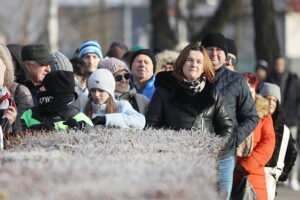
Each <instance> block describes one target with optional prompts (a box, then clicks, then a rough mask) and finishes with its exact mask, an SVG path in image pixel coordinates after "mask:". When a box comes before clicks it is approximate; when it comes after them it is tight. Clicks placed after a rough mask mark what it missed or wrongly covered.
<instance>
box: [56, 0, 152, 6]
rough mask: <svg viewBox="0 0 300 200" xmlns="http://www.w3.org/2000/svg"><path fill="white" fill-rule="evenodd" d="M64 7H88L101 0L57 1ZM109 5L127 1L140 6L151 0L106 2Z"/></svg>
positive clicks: (106, 0) (112, 0)
mask: <svg viewBox="0 0 300 200" xmlns="http://www.w3.org/2000/svg"><path fill="white" fill-rule="evenodd" d="M57 1H58V3H59V4H62V5H88V4H92V3H97V2H100V1H101V0H57ZM104 1H105V2H106V4H108V5H119V4H122V3H123V2H125V1H129V2H130V3H131V4H139V3H141V2H148V1H149V0H104Z"/></svg>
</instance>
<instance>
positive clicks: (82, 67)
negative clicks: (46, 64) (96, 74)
mask: <svg viewBox="0 0 300 200" xmlns="http://www.w3.org/2000/svg"><path fill="white" fill-rule="evenodd" d="M70 62H71V63H72V66H73V73H74V74H76V75H79V76H86V75H87V71H86V69H87V64H86V62H84V61H83V59H82V58H78V57H74V58H72V59H71V60H70Z"/></svg>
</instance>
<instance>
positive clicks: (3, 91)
mask: <svg viewBox="0 0 300 200" xmlns="http://www.w3.org/2000/svg"><path fill="white" fill-rule="evenodd" d="M9 106H13V107H16V104H15V102H14V101H13V100H12V99H11V98H10V92H9V90H8V89H7V88H6V87H2V88H0V110H6V109H7V108H8V107H9Z"/></svg>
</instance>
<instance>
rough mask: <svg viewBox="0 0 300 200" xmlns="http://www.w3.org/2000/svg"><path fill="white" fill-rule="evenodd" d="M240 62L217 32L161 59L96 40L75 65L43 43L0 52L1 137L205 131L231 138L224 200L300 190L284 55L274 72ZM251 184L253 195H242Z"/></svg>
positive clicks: (295, 82) (293, 81) (295, 97)
mask: <svg viewBox="0 0 300 200" xmlns="http://www.w3.org/2000/svg"><path fill="white" fill-rule="evenodd" d="M237 65H238V51H237V48H236V46H235V44H234V41H233V40H232V39H229V38H225V37H224V35H223V34H221V33H215V32H212V33H208V34H206V35H205V36H204V37H203V39H202V41H199V42H195V43H190V44H188V45H187V46H185V47H184V48H183V49H182V50H180V51H179V52H178V51H174V50H170V49H168V50H161V51H160V52H157V53H156V54H154V53H153V51H152V50H151V49H145V48H142V47H139V48H138V49H134V50H129V48H128V47H127V46H126V44H124V43H121V42H113V43H112V44H111V46H110V49H109V50H108V51H107V53H106V54H105V55H104V52H103V50H102V48H101V45H100V44H99V42H98V41H95V40H87V41H84V42H83V43H81V44H80V45H78V49H76V50H75V51H74V56H73V57H72V58H71V59H68V58H67V57H66V56H65V55H64V54H63V53H61V52H59V51H57V52H53V53H50V51H49V48H48V47H47V46H46V45H44V44H29V45H25V46H22V45H18V44H9V45H7V46H5V45H0V68H1V75H0V99H1V101H0V108H1V109H0V110H1V113H0V114H1V116H2V118H1V120H0V125H1V129H0V130H1V133H2V134H1V140H2V141H3V143H4V148H9V147H10V145H11V144H12V143H13V142H14V138H16V137H22V136H24V135H25V136H26V134H33V135H34V133H35V132H36V131H43V132H47V131H54V130H69V129H76V130H82V131H88V130H101V128H103V127H113V128H121V129H122V128H133V129H144V128H155V129H172V130H176V131H177V130H180V129H186V130H198V131H202V132H207V134H212V135H216V136H219V137H222V138H223V139H224V146H223V147H222V151H220V157H219V160H218V163H219V165H218V166H219V168H218V171H219V173H218V174H219V176H218V177H219V181H218V190H219V192H220V195H221V196H223V197H224V199H230V198H231V199H241V198H246V197H247V198H253V199H259V200H264V199H269V200H271V199H274V198H275V194H276V184H277V183H278V182H284V181H286V180H288V179H289V180H290V182H289V184H290V186H291V187H292V188H293V189H294V190H299V189H300V187H299V183H298V177H297V176H298V174H297V162H296V159H297V146H296V141H295V140H296V139H297V133H298V121H299V114H300V109H299V108H300V94H299V93H297V91H298V90H299V89H300V82H299V79H298V77H297V76H296V75H295V74H292V73H291V72H289V71H288V70H287V68H286V63H285V58H284V57H279V58H277V59H276V61H275V66H274V69H273V70H271V69H269V67H268V63H267V62H266V61H264V60H259V61H258V62H257V66H256V68H255V70H256V74H251V73H239V72H237V71H236V66H237ZM298 88H299V89H298ZM294 165H296V166H295V167H294V170H292V169H293V166H294ZM291 171H292V172H291ZM289 177H290V178H289ZM245 180H246V181H245ZM246 184H248V185H250V188H251V190H239V189H238V188H240V189H241V188H242V187H244V186H246Z"/></svg>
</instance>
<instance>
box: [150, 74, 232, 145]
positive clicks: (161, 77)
mask: <svg viewBox="0 0 300 200" xmlns="http://www.w3.org/2000/svg"><path fill="white" fill-rule="evenodd" d="M171 73H172V72H160V73H159V74H158V75H157V77H156V82H155V86H156V91H155V93H154V95H153V97H152V100H151V102H150V105H149V108H148V112H147V115H146V121H147V126H148V127H149V126H150V127H157V128H168V129H174V130H179V129H192V128H199V129H202V130H206V131H208V132H210V133H216V134H217V135H219V136H221V137H226V138H229V139H231V137H232V129H233V126H232V120H231V119H230V118H229V116H228V114H227V112H226V110H225V108H224V106H223V102H222V97H221V96H220V94H219V93H218V91H217V90H216V89H215V86H214V84H212V83H210V82H208V81H207V82H206V84H205V87H204V88H203V90H202V91H201V92H200V93H197V94H196V95H192V94H190V93H189V92H188V91H187V90H186V89H185V88H183V87H182V86H181V85H180V84H179V83H178V80H177V79H176V78H175V77H174V76H173V75H172V74H171ZM197 116H198V118H197V119H196V117H197ZM195 120H196V121H195Z"/></svg>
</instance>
